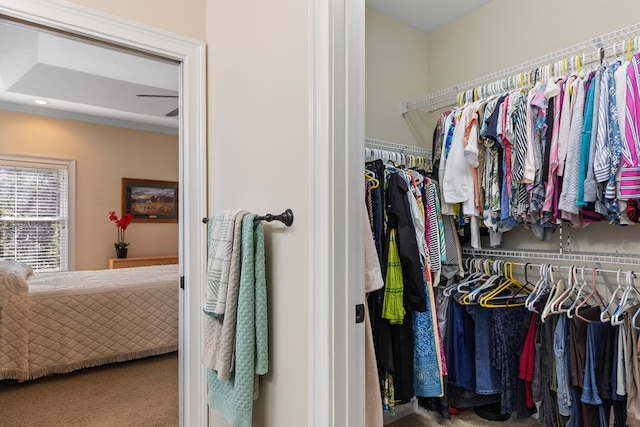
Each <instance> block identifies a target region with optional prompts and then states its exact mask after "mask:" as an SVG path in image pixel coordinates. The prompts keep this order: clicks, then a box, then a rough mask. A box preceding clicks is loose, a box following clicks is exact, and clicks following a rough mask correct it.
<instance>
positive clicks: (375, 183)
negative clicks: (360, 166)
mask: <svg viewBox="0 0 640 427" xmlns="http://www.w3.org/2000/svg"><path fill="white" fill-rule="evenodd" d="M364 176H365V178H366V179H367V180H368V181H369V182H371V183H372V184H371V185H370V187H369V189H371V190H375V189H376V188H378V187H380V181H378V179H377V178H376V176H375V174H374V173H373V172H371V171H370V170H368V169H365V170H364Z"/></svg>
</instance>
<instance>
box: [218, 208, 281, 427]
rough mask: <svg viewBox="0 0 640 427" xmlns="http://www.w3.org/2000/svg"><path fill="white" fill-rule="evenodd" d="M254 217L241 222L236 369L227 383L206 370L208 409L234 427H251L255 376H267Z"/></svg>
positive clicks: (260, 247)
mask: <svg viewBox="0 0 640 427" xmlns="http://www.w3.org/2000/svg"><path fill="white" fill-rule="evenodd" d="M255 217H256V215H254V214H248V215H245V217H244V218H243V219H242V245H241V267H240V290H239V292H238V311H237V320H236V339H235V367H234V370H233V372H232V376H231V378H230V379H228V380H219V379H218V377H217V373H216V371H213V370H209V371H208V385H209V396H208V397H209V399H208V400H209V406H210V407H211V408H213V409H218V410H219V411H220V412H221V413H222V416H223V417H224V419H226V420H227V421H228V422H229V423H230V424H231V425H232V426H233V427H251V425H252V415H253V388H254V379H255V375H264V374H266V373H267V371H268V365H269V361H268V348H267V343H268V329H267V286H266V276H265V257H264V230H263V228H262V223H261V222H260V221H256V222H254V218H255Z"/></svg>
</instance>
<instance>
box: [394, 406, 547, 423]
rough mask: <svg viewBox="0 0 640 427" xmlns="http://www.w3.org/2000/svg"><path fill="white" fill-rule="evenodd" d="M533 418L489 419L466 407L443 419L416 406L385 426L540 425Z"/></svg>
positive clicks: (437, 414)
mask: <svg viewBox="0 0 640 427" xmlns="http://www.w3.org/2000/svg"><path fill="white" fill-rule="evenodd" d="M540 425H541V424H539V423H538V420H536V419H534V418H525V419H518V418H516V416H515V415H512V416H511V419H509V420H507V421H489V420H485V419H484V418H481V417H479V416H478V415H476V413H475V412H474V411H473V409H467V410H466V411H463V412H460V414H458V415H452V416H451V419H450V420H445V419H444V418H442V417H441V416H440V414H439V413H437V412H433V411H428V410H426V409H424V408H418V412H416V413H413V414H411V415H408V416H406V417H404V418H401V419H399V420H398V421H394V422H392V423H390V424H387V425H386V426H385V427H422V426H450V427H470V426H487V427H488V426H538V427H539V426H540Z"/></svg>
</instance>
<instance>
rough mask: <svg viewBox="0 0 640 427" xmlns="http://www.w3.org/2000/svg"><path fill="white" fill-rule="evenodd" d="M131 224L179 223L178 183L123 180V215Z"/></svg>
mask: <svg viewBox="0 0 640 427" xmlns="http://www.w3.org/2000/svg"><path fill="white" fill-rule="evenodd" d="M129 212H131V213H132V214H133V219H132V220H131V222H178V183H177V182H173V181H154V180H150V179H133V178H122V214H123V215H124V214H126V213H129Z"/></svg>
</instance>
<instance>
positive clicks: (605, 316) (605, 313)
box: [600, 270, 624, 323]
mask: <svg viewBox="0 0 640 427" xmlns="http://www.w3.org/2000/svg"><path fill="white" fill-rule="evenodd" d="M621 272H622V271H621V270H618V273H617V274H616V282H617V286H616V288H615V289H614V291H613V292H612V293H611V298H610V299H609V302H608V303H607V305H606V306H605V307H604V310H602V313H600V321H601V322H603V323H607V322H609V321H610V320H611V317H612V316H613V313H615V309H616V308H617V307H618V306H619V305H620V301H621V300H622V295H624V289H623V288H622V286H621V285H620V273H621ZM618 294H620V297H618V302H617V303H616V305H614V302H615V301H616V297H617V296H618ZM612 308H613V309H614V310H611V309H612Z"/></svg>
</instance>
